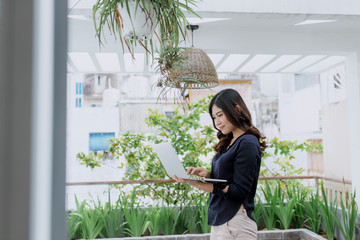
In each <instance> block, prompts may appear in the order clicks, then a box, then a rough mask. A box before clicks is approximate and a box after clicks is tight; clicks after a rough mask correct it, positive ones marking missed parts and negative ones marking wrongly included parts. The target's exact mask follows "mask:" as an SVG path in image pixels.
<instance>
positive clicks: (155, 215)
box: [148, 207, 161, 236]
mask: <svg viewBox="0 0 360 240" xmlns="http://www.w3.org/2000/svg"><path fill="white" fill-rule="evenodd" d="M148 220H149V226H148V229H149V232H150V235H151V236H157V235H159V233H160V230H161V215H160V210H159V209H158V208H157V207H156V208H155V207H152V208H150V209H149V210H148Z"/></svg>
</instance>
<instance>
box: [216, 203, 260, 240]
mask: <svg viewBox="0 0 360 240" xmlns="http://www.w3.org/2000/svg"><path fill="white" fill-rule="evenodd" d="M244 239H246V240H252V239H257V225H256V223H255V222H254V221H253V220H252V219H251V218H249V217H248V216H247V214H246V210H245V209H240V210H239V211H238V212H237V213H236V215H235V216H234V217H233V218H232V219H231V220H230V221H228V222H226V223H224V224H222V225H219V226H212V227H211V234H210V240H244Z"/></svg>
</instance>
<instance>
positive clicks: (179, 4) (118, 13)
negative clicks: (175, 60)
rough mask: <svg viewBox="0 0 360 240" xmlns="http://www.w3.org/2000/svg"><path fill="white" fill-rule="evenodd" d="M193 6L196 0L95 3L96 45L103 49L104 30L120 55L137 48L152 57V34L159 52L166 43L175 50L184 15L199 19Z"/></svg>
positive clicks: (182, 33) (182, 35)
mask: <svg viewBox="0 0 360 240" xmlns="http://www.w3.org/2000/svg"><path fill="white" fill-rule="evenodd" d="M195 3H196V0H183V1H179V0H98V1H97V2H96V3H95V5H94V6H93V19H94V26H95V30H96V36H97V37H98V39H99V44H100V45H103V40H104V36H103V31H104V27H105V28H108V29H109V30H110V32H111V33H113V34H114V36H115V37H118V39H119V40H120V43H121V45H122V49H123V51H124V49H125V47H126V48H127V49H128V50H129V52H131V53H132V54H133V53H134V49H135V46H137V44H139V45H141V46H142V47H143V48H144V49H145V50H146V51H147V52H148V53H151V54H153V53H154V43H153V39H152V36H151V32H152V31H154V35H155V36H156V37H157V39H158V41H159V43H160V49H161V48H162V45H163V44H164V42H166V41H168V40H171V41H173V46H174V47H177V46H178V44H179V42H180V41H182V40H185V37H186V25H187V24H188V23H187V20H186V17H185V15H184V12H188V13H190V14H193V15H195V16H198V17H200V16H199V15H197V14H196V13H195V11H194V10H193V9H192V7H194V6H196V5H195ZM138 15H143V17H139V16H138ZM138 21H140V22H138ZM129 26H130V27H129ZM136 26H137V27H136ZM139 26H140V30H139ZM155 27H156V29H155ZM145 28H147V29H148V30H149V32H146V31H147V30H144V29H145ZM125 31H126V32H125ZM143 31H145V32H146V33H145V34H144V32H143Z"/></svg>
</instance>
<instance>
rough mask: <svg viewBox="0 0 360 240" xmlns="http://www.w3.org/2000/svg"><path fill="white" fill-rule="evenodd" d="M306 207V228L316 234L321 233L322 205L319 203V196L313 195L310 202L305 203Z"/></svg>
mask: <svg viewBox="0 0 360 240" xmlns="http://www.w3.org/2000/svg"><path fill="white" fill-rule="evenodd" d="M304 206H305V208H306V212H305V216H306V220H305V224H306V227H307V228H309V229H310V230H311V231H313V232H314V233H319V230H320V225H321V215H320V213H321V211H320V203H319V195H318V193H316V194H311V195H310V197H309V200H308V201H306V202H304Z"/></svg>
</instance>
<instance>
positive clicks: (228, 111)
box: [174, 89, 266, 240]
mask: <svg viewBox="0 0 360 240" xmlns="http://www.w3.org/2000/svg"><path fill="white" fill-rule="evenodd" d="M209 113H210V116H211V117H212V119H213V124H214V127H215V129H217V130H218V133H217V137H218V138H219V142H218V143H217V144H216V145H215V146H214V149H215V151H216V152H217V153H216V155H215V156H214V158H213V160H212V166H211V171H208V170H206V169H203V168H200V167H190V168H189V169H188V170H187V173H188V174H190V175H197V176H200V177H210V178H219V179H226V180H227V182H226V183H205V182H200V181H194V180H186V179H182V178H177V177H176V176H174V179H175V180H176V181H177V182H179V183H186V184H190V185H193V186H195V187H197V188H198V189H200V190H203V191H207V192H210V202H209V209H208V223H209V225H211V226H212V228H211V235H210V239H211V240H223V239H224V240H225V239H226V240H230V239H257V225H256V222H255V220H254V218H253V216H252V215H251V213H252V212H253V211H254V198H255V193H256V187H257V182H258V177H259V172H260V162H261V156H262V153H263V152H264V150H265V148H266V143H265V141H263V140H264V138H265V137H263V136H262V135H261V133H260V132H259V130H258V129H257V128H255V127H254V126H253V125H252V122H251V115H250V112H249V110H248V108H247V107H246V105H245V102H244V100H243V99H242V98H241V96H240V94H239V93H238V92H237V91H236V90H234V89H225V90H222V91H220V92H219V93H217V94H216V95H215V96H214V97H213V99H212V100H211V102H210V105H209Z"/></svg>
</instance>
